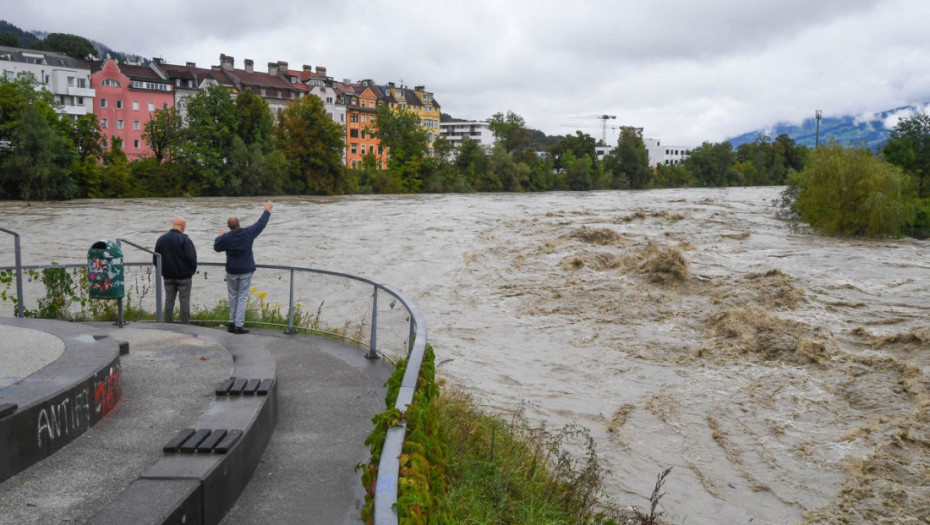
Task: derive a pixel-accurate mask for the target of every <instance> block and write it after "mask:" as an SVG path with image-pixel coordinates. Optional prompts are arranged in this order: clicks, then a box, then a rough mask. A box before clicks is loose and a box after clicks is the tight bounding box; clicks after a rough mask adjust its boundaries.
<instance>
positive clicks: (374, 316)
mask: <svg viewBox="0 0 930 525" xmlns="http://www.w3.org/2000/svg"><path fill="white" fill-rule="evenodd" d="M365 357H367V358H368V359H377V358H378V287H377V286H375V292H374V293H373V294H372V299H371V337H370V338H369V339H368V353H367V354H365Z"/></svg>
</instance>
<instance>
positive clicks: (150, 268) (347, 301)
mask: <svg viewBox="0 0 930 525" xmlns="http://www.w3.org/2000/svg"><path fill="white" fill-rule="evenodd" d="M0 231H4V232H7V233H10V234H12V235H14V236H15V239H16V242H17V251H16V253H17V256H18V254H19V249H18V248H19V236H18V235H17V234H15V233H13V232H10V231H8V230H3V229H2V228H0ZM118 241H119V242H120V243H126V244H129V245H131V246H133V247H136V248H139V249H141V250H142V251H144V252H146V253H147V254H153V252H152V251H151V250H149V249H147V248H144V247H142V246H139V245H136V244H133V243H131V242H129V241H126V240H124V239H119V240H118ZM124 259H125V256H124ZM154 260H155V262H156V263H157V262H160V261H159V259H158V258H157V257H156V258H155V259H154ZM223 266H224V265H223V264H222V263H206V262H200V263H198V272H197V274H196V275H195V276H194V284H193V289H192V293H191V314H192V317H196V318H197V319H196V321H195V320H194V319H192V322H197V323H200V324H204V325H213V324H214V323H215V324H225V323H227V322H228V319H226V318H225V317H224V316H221V315H220V314H224V315H225V312H226V311H228V310H225V308H222V307H220V308H217V307H216V305H223V304H226V303H227V300H228V299H227V290H226V286H225V282H224V281H225V270H224V268H223ZM123 268H124V282H125V298H123V299H120V300H119V301H118V302H119V310H118V316H119V317H118V319H117V324H120V325H122V324H124V323H125V322H152V321H156V322H158V321H161V320H162V319H163V317H162V308H161V306H162V305H161V301H162V299H161V288H162V282H161V276H160V272H159V271H158V270H157V267H156V264H153V261H152V260H147V261H145V262H124V266H123ZM257 268H258V269H257V271H256V272H255V274H254V275H253V279H252V286H253V290H252V291H251V293H252V295H253V297H252V299H253V300H251V301H250V315H247V318H246V324H248V325H253V326H255V325H259V326H266V327H280V328H283V329H284V330H285V332H287V333H295V332H301V331H302V332H308V333H313V334H318V335H323V336H326V337H334V338H339V339H341V340H343V341H346V342H350V343H352V344H354V345H356V346H359V347H361V348H365V349H367V357H371V358H376V357H379V356H380V357H384V358H386V359H388V360H390V361H392V362H397V361H398V360H400V359H403V358H406V359H407V368H406V371H405V373H404V377H403V380H402V383H401V385H400V390H399V392H398V396H397V400H396V402H395V404H394V407H393V408H396V409H398V410H400V411H401V412H402V413H403V412H405V411H406V408H407V406H408V405H409V404H410V403H412V402H413V396H414V392H415V390H416V385H417V378H418V377H419V373H420V366H421V364H422V361H423V356H424V353H425V351H426V343H427V326H426V320H425V319H424V318H423V315H422V314H421V312H420V310H419V309H418V308H417V307H416V305H414V304H413V302H412V301H411V300H410V299H409V298H408V297H407V296H405V295H404V294H403V293H401V292H400V291H399V290H396V289H394V288H392V287H390V286H388V285H387V284H384V283H381V282H378V281H375V280H372V279H368V278H365V277H360V276H357V275H352V274H348V273H344V272H338V271H333V270H325V269H318V268H306V267H296V266H280V265H257ZM51 269H54V270H58V271H59V273H58V274H57V275H58V277H59V279H64V280H65V281H67V280H68V279H67V278H66V277H63V275H64V274H62V273H61V272H62V271H63V272H65V273H66V274H67V275H68V276H70V281H71V282H70V289H71V291H72V295H71V296H70V297H69V299H70V301H71V306H70V307H67V308H65V309H64V311H65V312H66V314H67V315H68V316H69V318H72V319H75V320H83V319H84V318H87V319H88V320H90V319H92V318H93V317H94V314H95V313H99V312H100V310H102V309H105V308H107V307H111V306H112V305H108V304H106V303H108V302H110V301H112V300H101V299H91V298H89V297H87V288H88V287H87V286H86V285H85V283H83V282H81V281H82V279H86V278H87V277H86V275H87V264H86V263H79V264H75V263H71V264H56V265H33V266H23V265H21V264H20V261H19V259H18V258H17V260H16V265H15V266H8V267H0V272H11V274H12V272H13V271H15V272H16V275H17V277H19V276H21V275H23V272H26V276H27V277H26V278H25V279H23V278H17V279H16V283H17V285H16V292H15V296H16V297H17V301H16V308H15V309H10V310H13V311H12V314H13V315H16V316H18V317H22V316H23V315H24V312H26V313H28V312H37V311H39V310H40V309H41V305H42V304H43V303H42V301H43V298H45V297H46V294H47V293H48V292H47V290H46V285H45V282H46V280H49V281H50V280H51V279H49V278H47V276H48V275H50V274H49V272H48V271H49V270H51ZM6 283H7V284H6V287H7V289H5V290H4V289H2V286H3V284H0V292H3V296H4V297H5V298H10V297H12V296H13V295H14V294H13V290H12V289H11V283H12V279H8V280H7V281H6ZM7 300H9V299H7ZM124 307H125V308H124ZM10 310H8V309H6V308H3V307H2V302H0V316H7V315H9V314H10V313H11V311H10ZM151 312H156V314H155V316H154V317H153V316H152V314H151ZM165 314H167V313H165ZM211 314H216V315H211ZM405 434H406V421H404V420H402V421H401V424H400V425H399V426H396V427H393V428H391V429H389V430H388V433H387V437H386V439H385V442H384V446H383V449H382V453H381V460H380V465H379V468H378V480H377V486H376V490H375V502H374V506H375V512H374V518H375V523H376V524H377V525H385V524H387V525H393V524H396V523H397V522H398V520H397V513H396V511H395V510H394V508H393V507H394V503H396V501H397V487H398V478H399V474H400V462H399V456H400V454H401V451H402V448H403V443H404V438H405Z"/></svg>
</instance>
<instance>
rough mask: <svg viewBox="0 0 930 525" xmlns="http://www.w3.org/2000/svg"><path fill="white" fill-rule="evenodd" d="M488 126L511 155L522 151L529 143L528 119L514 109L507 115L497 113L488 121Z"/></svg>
mask: <svg viewBox="0 0 930 525" xmlns="http://www.w3.org/2000/svg"><path fill="white" fill-rule="evenodd" d="M488 128H489V129H490V130H491V133H493V134H494V138H495V139H497V141H498V142H499V143H500V144H502V145H503V146H504V150H505V151H506V152H507V153H509V154H511V155H512V154H514V153H515V152H522V151H523V150H524V149H526V147H527V146H528V145H529V136H530V135H529V131H528V130H527V129H526V121H524V120H523V117H521V116H520V115H517V114H516V113H514V112H513V111H508V112H507V114H506V115H505V114H503V113H495V114H494V116H492V117H491V119H490V120H489V121H488Z"/></svg>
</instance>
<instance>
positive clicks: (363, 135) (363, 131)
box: [362, 129, 368, 138]
mask: <svg viewBox="0 0 930 525" xmlns="http://www.w3.org/2000/svg"><path fill="white" fill-rule="evenodd" d="M367 134H368V129H363V130H362V138H365V135H367Z"/></svg>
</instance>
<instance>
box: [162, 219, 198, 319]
mask: <svg viewBox="0 0 930 525" xmlns="http://www.w3.org/2000/svg"><path fill="white" fill-rule="evenodd" d="M186 227H187V221H186V220H184V217H175V218H174V221H173V222H172V223H171V230H170V231H168V233H165V234H164V235H162V236H161V237H159V238H158V240H157V241H155V253H157V254H159V255H161V276H162V278H163V279H164V283H165V316H166V318H165V319H166V321H167V322H169V323H171V322H174V299H175V297H178V298H179V299H180V310H181V312H180V317H181V323H182V324H189V323H190V322H191V285H192V283H193V279H192V278H193V277H194V273H195V272H196V271H197V250H196V249H194V243H193V242H192V241H191V239H190V237H188V236H187V235H185V234H184V229H185V228H186ZM152 263H153V264H157V261H156V258H155V257H154V256H153V257H152Z"/></svg>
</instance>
